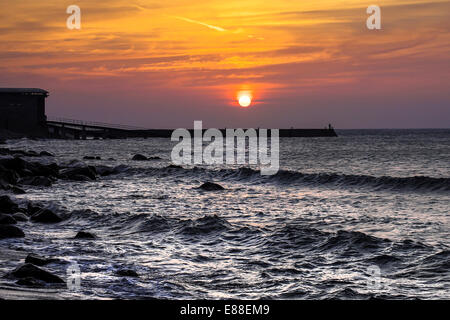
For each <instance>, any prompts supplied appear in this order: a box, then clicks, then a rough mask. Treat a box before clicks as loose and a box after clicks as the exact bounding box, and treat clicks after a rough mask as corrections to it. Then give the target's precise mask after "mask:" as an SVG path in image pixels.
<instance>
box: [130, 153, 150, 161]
mask: <svg viewBox="0 0 450 320" xmlns="http://www.w3.org/2000/svg"><path fill="white" fill-rule="evenodd" d="M131 160H134V161H147V160H148V158H147V157H146V156H143V155H142V154H136V155H135V156H134V157H133V158H132V159H131Z"/></svg>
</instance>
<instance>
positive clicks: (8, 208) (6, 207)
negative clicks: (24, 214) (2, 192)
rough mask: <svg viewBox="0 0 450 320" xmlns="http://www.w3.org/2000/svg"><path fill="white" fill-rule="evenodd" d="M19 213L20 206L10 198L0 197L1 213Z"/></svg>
mask: <svg viewBox="0 0 450 320" xmlns="http://www.w3.org/2000/svg"><path fill="white" fill-rule="evenodd" d="M17 211H19V206H18V205H17V204H16V203H14V202H13V201H12V200H11V199H10V198H9V197H8V196H1V197H0V212H4V213H14V212H17Z"/></svg>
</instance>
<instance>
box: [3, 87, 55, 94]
mask: <svg viewBox="0 0 450 320" xmlns="http://www.w3.org/2000/svg"><path fill="white" fill-rule="evenodd" d="M0 93H17V94H43V95H46V96H47V95H48V91H45V90H44V89H39V88H0Z"/></svg>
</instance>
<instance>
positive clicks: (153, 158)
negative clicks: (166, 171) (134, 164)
mask: <svg viewBox="0 0 450 320" xmlns="http://www.w3.org/2000/svg"><path fill="white" fill-rule="evenodd" d="M148 160H162V158H161V157H158V156H155V157H150V158H148Z"/></svg>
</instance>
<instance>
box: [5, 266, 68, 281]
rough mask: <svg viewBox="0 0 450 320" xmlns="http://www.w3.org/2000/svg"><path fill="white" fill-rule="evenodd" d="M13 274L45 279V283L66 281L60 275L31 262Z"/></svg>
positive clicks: (21, 276) (12, 273) (21, 277)
mask: <svg viewBox="0 0 450 320" xmlns="http://www.w3.org/2000/svg"><path fill="white" fill-rule="evenodd" d="M11 275H12V276H14V277H16V278H18V279H24V278H32V279H36V280H40V281H44V282H45V283H61V284H62V283H64V280H63V279H61V278H60V277H58V276H56V275H54V274H52V273H50V272H48V271H47V270H44V269H41V268H39V267H36V266H35V265H33V264H31V263H26V264H24V265H23V266H20V267H18V268H17V269H15V270H14V271H13V272H11Z"/></svg>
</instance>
